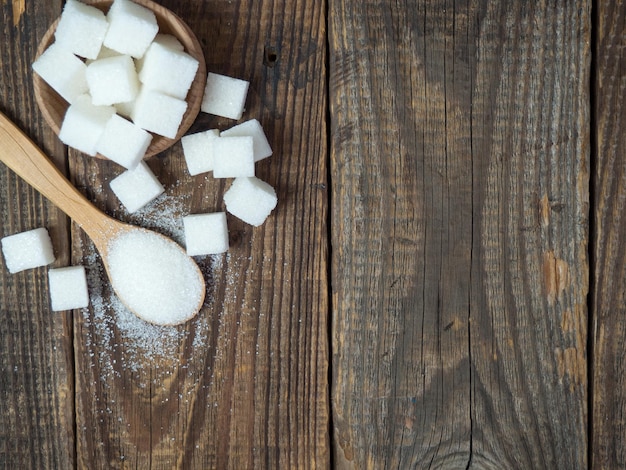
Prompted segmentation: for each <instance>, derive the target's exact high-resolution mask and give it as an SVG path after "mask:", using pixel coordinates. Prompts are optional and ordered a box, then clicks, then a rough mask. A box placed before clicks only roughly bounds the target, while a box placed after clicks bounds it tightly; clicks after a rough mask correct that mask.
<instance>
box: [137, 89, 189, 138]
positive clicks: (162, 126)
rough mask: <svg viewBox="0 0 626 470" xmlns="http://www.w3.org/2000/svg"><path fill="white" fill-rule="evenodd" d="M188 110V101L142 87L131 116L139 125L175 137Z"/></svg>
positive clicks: (165, 135) (156, 132)
mask: <svg viewBox="0 0 626 470" xmlns="http://www.w3.org/2000/svg"><path fill="white" fill-rule="evenodd" d="M186 110H187V102H186V101H184V100H179V99H178V98H174V97H173V96H168V95H166V94H164V93H161V92H159V91H155V90H149V89H147V88H145V87H142V88H141V91H140V92H139V94H138V95H137V99H136V100H135V104H134V106H133V110H132V114H131V118H132V120H133V122H134V123H135V124H137V125H138V126H139V127H141V128H143V129H145V130H147V131H150V132H154V133H155V134H159V135H162V136H164V137H168V138H170V139H173V138H174V137H176V134H177V133H178V128H179V127H180V123H181V122H182V120H183V116H184V115H185V111H186Z"/></svg>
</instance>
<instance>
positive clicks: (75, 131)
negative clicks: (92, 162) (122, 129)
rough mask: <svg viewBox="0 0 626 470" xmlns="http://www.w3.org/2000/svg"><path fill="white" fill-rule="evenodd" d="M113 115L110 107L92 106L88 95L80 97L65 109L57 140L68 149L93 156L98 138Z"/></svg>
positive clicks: (113, 110) (113, 111)
mask: <svg viewBox="0 0 626 470" xmlns="http://www.w3.org/2000/svg"><path fill="white" fill-rule="evenodd" d="M114 113H115V108H113V107H112V106H94V105H93V104H92V103H91V98H90V97H89V95H82V96H80V97H78V98H77V99H76V100H75V102H74V103H73V104H71V105H70V107H69V108H68V109H67V111H66V113H65V117H64V118H63V123H62V124H61V131H60V132H59V139H61V142H63V143H64V144H66V145H69V146H70V147H74V148H75V149H77V150H80V151H81V152H84V153H86V154H88V155H91V156H95V155H96V153H98V151H97V146H98V141H99V140H100V136H102V133H103V132H104V128H105V126H106V124H107V122H108V121H109V119H110V118H111V116H112V115H113V114H114Z"/></svg>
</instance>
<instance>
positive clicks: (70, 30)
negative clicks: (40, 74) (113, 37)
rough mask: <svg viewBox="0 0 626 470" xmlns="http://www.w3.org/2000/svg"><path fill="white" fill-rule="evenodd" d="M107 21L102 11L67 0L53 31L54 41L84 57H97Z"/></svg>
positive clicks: (73, 0)
mask: <svg viewBox="0 0 626 470" xmlns="http://www.w3.org/2000/svg"><path fill="white" fill-rule="evenodd" d="M108 28H109V23H108V22H107V19H106V17H105V16H104V13H102V11H100V10H99V9H97V8H96V7H94V6H91V5H85V4H84V3H81V2H78V1H76V0H67V2H66V3H65V6H64V7H63V12H62V13H61V18H60V19H59V24H58V25H57V27H56V30H55V32H54V39H55V43H56V44H58V45H59V46H61V47H63V48H64V49H66V50H68V51H69V52H72V53H74V54H76V55H78V56H81V57H84V58H86V59H95V58H96V57H98V54H99V52H100V48H101V46H102V41H104V36H105V35H106V32H107V29H108Z"/></svg>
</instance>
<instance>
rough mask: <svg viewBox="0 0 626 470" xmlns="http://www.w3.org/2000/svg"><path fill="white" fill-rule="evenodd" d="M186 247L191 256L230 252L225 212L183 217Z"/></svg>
mask: <svg viewBox="0 0 626 470" xmlns="http://www.w3.org/2000/svg"><path fill="white" fill-rule="evenodd" d="M183 226H184V229H185V246H186V247H187V254H188V255H189V256H201V255H214V254H218V253H224V252H225V251H228V227H227V224H226V213H225V212H214V213H209V214H193V215H188V216H185V217H183Z"/></svg>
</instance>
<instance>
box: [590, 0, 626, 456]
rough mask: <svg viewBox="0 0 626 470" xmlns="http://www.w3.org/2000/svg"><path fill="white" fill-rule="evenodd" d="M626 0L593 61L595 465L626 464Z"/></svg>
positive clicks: (608, 10) (607, 10)
mask: <svg viewBox="0 0 626 470" xmlns="http://www.w3.org/2000/svg"><path fill="white" fill-rule="evenodd" d="M625 22H626V4H624V2H608V1H604V2H600V4H599V5H598V8H597V9H596V14H595V21H594V24H595V26H596V38H597V40H596V43H595V48H594V51H593V52H594V59H595V60H594V63H593V65H594V66H593V82H592V87H593V88H592V89H593V96H594V98H595V99H594V101H593V108H592V112H593V113H594V114H593V118H594V119H593V125H592V129H593V130H594V135H593V143H592V145H593V147H592V148H593V153H594V157H595V158H594V165H593V167H592V169H593V172H592V176H593V182H594V186H593V202H594V204H593V213H592V214H593V221H592V223H593V227H594V231H593V236H592V239H591V248H592V251H591V260H592V262H593V264H594V265H595V267H596V269H595V270H594V271H593V276H592V279H591V286H592V290H591V298H590V307H591V309H590V310H591V311H592V312H593V316H592V321H593V323H592V329H591V330H590V335H591V339H592V340H593V376H592V377H593V381H592V383H591V384H590V388H591V392H592V394H593V395H592V396H593V403H592V408H591V411H592V423H593V434H592V437H593V439H592V442H591V450H592V456H593V458H592V461H591V463H592V466H593V467H594V468H624V467H626V439H625V437H624V436H625V434H624V425H625V418H624V413H625V411H626V367H625V365H624V360H623V356H624V345H625V341H626V328H625V326H626V323H625V320H624V318H625V314H626V308H625V305H626V304H625V303H624V292H625V285H626V284H625V282H626V262H625V261H624V259H625V258H624V243H625V240H626V227H625V226H624V222H625V218H624V213H623V212H624V196H623V193H624V184H625V182H626V158H624V149H625V146H626V133H625V132H624V126H625V125H626V106H624V98H623V97H624V89H625V87H626V56H625V55H624V45H625V36H624V34H625V32H624V25H625V24H626V23H625Z"/></svg>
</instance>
